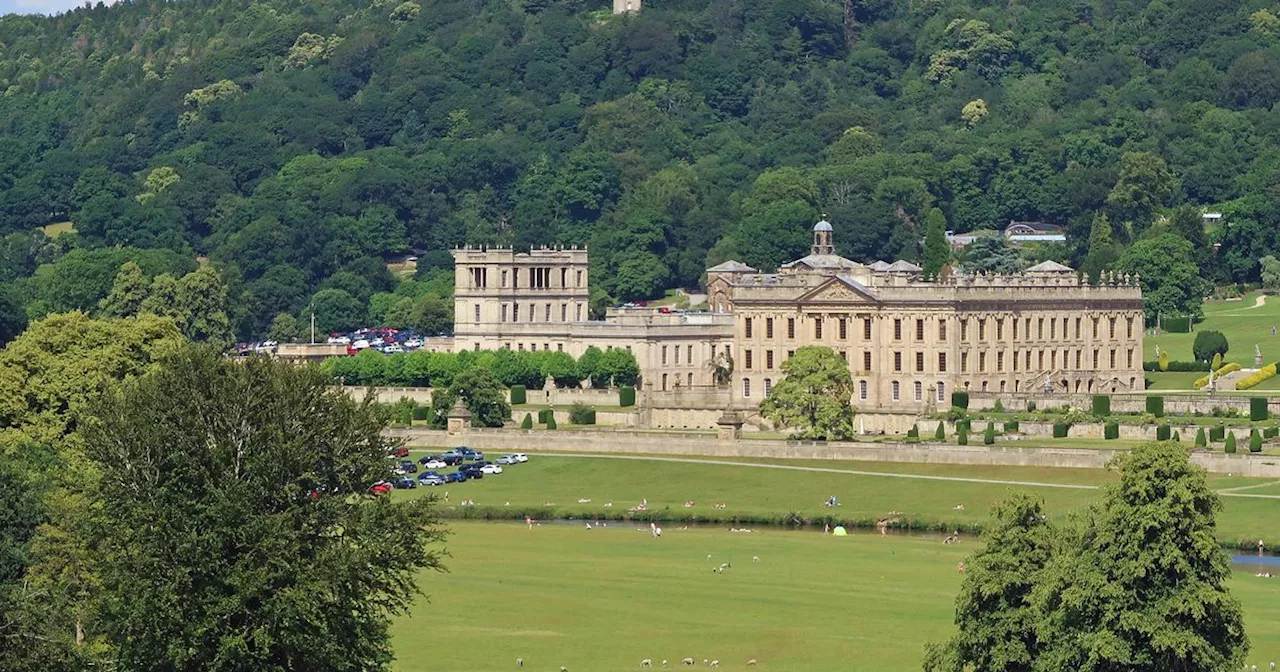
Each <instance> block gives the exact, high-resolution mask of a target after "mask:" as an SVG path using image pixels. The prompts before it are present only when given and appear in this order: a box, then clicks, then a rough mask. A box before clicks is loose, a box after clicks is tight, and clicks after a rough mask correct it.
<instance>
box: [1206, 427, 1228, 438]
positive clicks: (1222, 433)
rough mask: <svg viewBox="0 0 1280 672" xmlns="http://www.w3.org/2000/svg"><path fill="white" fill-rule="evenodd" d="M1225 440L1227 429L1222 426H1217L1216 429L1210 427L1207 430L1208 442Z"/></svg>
mask: <svg viewBox="0 0 1280 672" xmlns="http://www.w3.org/2000/svg"><path fill="white" fill-rule="evenodd" d="M1225 438H1227V428H1226V427H1223V426H1222V425H1218V426H1217V427H1210V428H1209V440H1210V441H1215V442H1216V441H1221V440H1223V439H1225Z"/></svg>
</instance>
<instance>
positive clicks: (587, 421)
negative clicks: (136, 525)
mask: <svg viewBox="0 0 1280 672" xmlns="http://www.w3.org/2000/svg"><path fill="white" fill-rule="evenodd" d="M569 422H572V423H573V424H575V425H594V424H596V409H594V408H592V407H590V406H588V405H586V404H584V403H582V402H581V401H575V402H573V406H570V407H569Z"/></svg>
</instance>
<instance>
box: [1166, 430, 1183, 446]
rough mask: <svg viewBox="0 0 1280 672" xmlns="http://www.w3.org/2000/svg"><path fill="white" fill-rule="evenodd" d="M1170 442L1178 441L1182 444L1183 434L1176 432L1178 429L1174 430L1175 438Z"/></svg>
mask: <svg viewBox="0 0 1280 672" xmlns="http://www.w3.org/2000/svg"><path fill="white" fill-rule="evenodd" d="M1169 440H1170V441H1177V442H1178V443H1182V434H1181V433H1180V432H1179V431H1178V430H1176V429H1175V430H1173V437H1172V438H1170V439H1169Z"/></svg>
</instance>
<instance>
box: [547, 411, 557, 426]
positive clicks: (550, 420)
mask: <svg viewBox="0 0 1280 672" xmlns="http://www.w3.org/2000/svg"><path fill="white" fill-rule="evenodd" d="M555 428H556V414H555V413H553V412H550V411H548V412H547V429H555Z"/></svg>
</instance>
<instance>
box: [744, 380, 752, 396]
mask: <svg viewBox="0 0 1280 672" xmlns="http://www.w3.org/2000/svg"><path fill="white" fill-rule="evenodd" d="M742 396H744V397H749V396H751V379H750V378H743V379H742Z"/></svg>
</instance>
